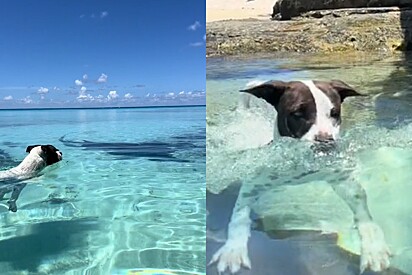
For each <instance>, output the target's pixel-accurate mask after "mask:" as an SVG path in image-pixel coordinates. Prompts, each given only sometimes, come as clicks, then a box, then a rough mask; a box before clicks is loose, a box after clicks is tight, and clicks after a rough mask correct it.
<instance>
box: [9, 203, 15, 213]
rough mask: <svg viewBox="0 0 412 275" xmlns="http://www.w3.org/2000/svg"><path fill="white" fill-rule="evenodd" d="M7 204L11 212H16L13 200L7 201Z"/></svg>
mask: <svg viewBox="0 0 412 275" xmlns="http://www.w3.org/2000/svg"><path fill="white" fill-rule="evenodd" d="M8 204H9V210H10V211H11V212H17V205H16V202H15V201H8Z"/></svg>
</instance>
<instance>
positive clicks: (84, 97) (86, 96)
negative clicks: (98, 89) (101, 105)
mask: <svg viewBox="0 0 412 275" xmlns="http://www.w3.org/2000/svg"><path fill="white" fill-rule="evenodd" d="M77 100H78V101H93V100H94V98H93V96H91V95H89V94H80V95H79V96H78V97H77Z"/></svg>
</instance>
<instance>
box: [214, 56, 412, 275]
mask: <svg viewBox="0 0 412 275" xmlns="http://www.w3.org/2000/svg"><path fill="white" fill-rule="evenodd" d="M411 77H412V59H410V58H408V57H406V58H405V57H404V56H398V57H393V58H390V59H388V58H379V57H376V56H367V55H358V56H343V57H339V56H321V57H319V56H292V57H291V56H289V57H288V58H275V57H270V56H265V57H254V58H241V59H209V60H208V63H207V110H206V114H207V188H208V190H209V192H210V193H209V194H210V195H211V194H222V197H221V200H225V199H228V196H229V197H230V196H232V197H233V194H231V195H228V194H227V193H225V191H224V190H225V189H226V188H227V187H228V186H230V185H231V184H232V185H233V183H235V182H242V183H243V184H245V183H246V184H251V183H252V184H260V185H261V186H263V187H262V189H263V190H255V191H254V192H252V193H251V194H250V195H249V196H251V197H252V198H254V199H255V201H256V204H255V205H254V211H255V212H257V214H258V215H257V218H256V220H255V223H257V224H260V225H258V226H255V228H257V231H259V232H265V233H266V234H267V235H268V236H272V235H273V234H272V233H273V232H279V230H289V231H290V230H307V231H308V232H309V231H310V232H312V231H313V230H315V231H324V232H334V233H337V234H338V236H339V238H338V239H337V240H334V241H333V240H332V241H328V242H327V244H328V245H327V246H325V241H324V240H323V239H322V240H319V237H311V238H310V239H312V243H311V244H310V246H311V247H312V248H313V247H315V248H316V247H317V252H319V251H321V252H322V253H323V254H329V255H334V257H335V258H333V257H332V258H331V256H329V258H327V259H325V258H322V257H319V258H315V259H313V258H311V260H310V261H308V257H309V256H308V249H307V244H308V240H307V239H306V240H305V244H304V245H302V246H303V248H302V247H300V248H301V249H299V251H298V252H295V253H290V254H288V253H287V252H285V254H287V255H288V256H289V257H287V260H286V262H288V263H289V265H290V266H299V265H300V266H305V267H306V268H307V267H308V265H311V268H312V272H313V270H315V271H316V272H317V273H316V274H323V273H325V272H326V271H325V268H324V267H325V266H328V267H331V268H332V269H329V270H327V272H333V274H356V272H358V259H359V258H356V257H355V256H351V255H353V254H350V253H348V251H350V252H351V253H354V254H359V239H358V237H357V234H356V231H354V229H353V223H352V220H353V216H352V213H351V212H350V211H349V209H348V207H347V206H346V205H345V204H344V203H343V201H342V200H341V199H340V198H339V197H337V196H336V194H334V192H333V191H332V189H331V188H330V184H334V183H337V182H338V181H345V180H348V179H349V178H355V179H356V180H357V181H359V182H360V183H361V184H362V185H363V186H364V188H365V190H366V192H367V194H368V203H369V208H370V210H371V213H372V216H373V217H374V219H375V221H376V222H378V223H379V224H380V225H381V226H382V228H383V230H384V232H385V236H386V239H387V242H388V244H389V246H390V247H391V249H392V252H393V253H394V257H393V259H392V266H393V267H394V268H397V269H398V270H401V271H402V272H405V273H407V274H412V265H411V263H412V254H411V249H410V248H411V247H412V238H411V237H410V236H409V235H410V234H409V233H407V232H409V228H411V226H412V219H411V213H412V207H411V206H410V203H409V198H410V195H411V193H412V185H411V183H412V172H411V171H410V167H411V165H412V161H411V160H412V144H411V141H412V135H411V134H412V125H411V121H412V120H411V118H412V112H411V111H410V110H411V107H412V106H411V104H412V99H411V95H412V82H411V81H410V79H411ZM300 79H319V80H328V79H340V80H343V81H345V82H346V83H348V84H350V85H351V86H353V87H355V88H357V90H358V91H359V92H360V93H363V94H365V95H367V96H366V97H359V98H351V99H350V100H345V103H344V105H343V124H342V127H341V140H340V142H339V144H338V147H337V148H336V150H335V151H334V152H333V153H331V154H330V155H326V156H324V155H319V154H316V153H314V152H313V150H311V149H310V148H309V147H310V145H308V144H305V143H304V142H299V141H296V140H292V139H289V138H280V137H276V138H275V142H274V144H273V145H272V146H271V147H263V148H259V147H260V146H262V145H264V144H267V143H268V142H269V141H270V140H271V139H272V137H273V124H274V118H275V111H274V109H273V108H272V107H271V106H268V105H267V104H266V103H265V102H263V101H261V100H258V99H255V100H253V101H252V108H251V109H249V110H243V109H241V108H238V105H239V93H238V90H240V89H242V88H244V87H245V86H246V85H247V84H248V83H250V82H252V81H267V80H285V81H289V80H300ZM313 171H316V172H315V173H311V174H308V172H313ZM337 171H338V172H337ZM304 175H306V176H304ZM326 182H327V183H326ZM225 196H226V197H225ZM211 197H213V198H214V199H216V200H217V201H218V199H217V198H218V197H219V196H217V197H216V196H214V195H213V196H212V195H211ZM208 200H209V199H208ZM217 203H218V202H217ZM208 205H210V204H209V202H208ZM226 207H228V208H231V207H233V204H232V205H226ZM209 208H210V209H209ZM209 208H208V211H209V212H210V213H211V214H210V216H211V215H213V213H216V209H213V206H211V205H210V207H209ZM222 211H224V210H222ZM209 219H212V220H216V219H214V217H208V230H210V232H208V234H209V236H208V240H218V239H220V243H222V239H224V238H225V233H222V232H218V230H217V228H219V229H222V228H224V227H225V226H227V219H228V217H226V220H225V219H221V224H220V225H219V226H220V227H219V226H217V225H216V222H213V228H211V227H210V226H209ZM217 220H218V219H217ZM225 222H226V224H223V223H225ZM212 229H213V230H212ZM212 231H213V232H212ZM308 234H309V233H308ZM275 235H276V234H275ZM277 235H279V234H277ZM217 236H218V237H217ZM277 238H279V236H278V237H277ZM270 239H272V240H273V239H276V237H273V238H270ZM281 239H284V236H283V237H282V238H281ZM286 239H287V238H286ZM208 242H209V241H208ZM336 242H338V243H339V245H340V247H343V248H344V249H345V250H344V251H343V253H332V251H331V249H332V248H331V247H332V245H333V244H335V243H336ZM294 243H296V242H294ZM272 245H273V244H272ZM286 245H290V244H286ZM250 246H251V247H257V245H256V243H254V240H253V234H252V241H251V243H250ZM274 246H275V247H276V245H274ZM210 247H212V246H211V245H208V248H210ZM258 247H259V249H260V251H254V252H250V253H254V254H255V255H257V254H259V255H262V254H263V255H266V254H267V253H265V251H266V252H267V251H270V250H271V249H272V248H270V247H269V246H265V245H260V246H258ZM212 249H216V247H212ZM277 249H280V248H279V247H278V248H277ZM283 249H284V248H283ZM274 250H275V251H276V249H274ZM262 251H263V252H262ZM284 251H286V250H284ZM208 253H210V252H208ZM305 253H306V254H305ZM311 253H312V254H313V253H314V252H313V251H312V252H311ZM311 253H309V254H310V255H312V254H311ZM319 253H320V252H319ZM211 254H212V253H210V255H209V254H208V256H207V257H208V258H209V257H211ZM315 254H316V253H315ZM252 255H253V254H252ZM274 257H275V256H274ZM274 257H272V258H270V259H272V260H270V262H263V263H262V261H260V260H259V259H257V258H255V259H253V256H252V266H253V262H254V261H255V262H259V261H260V263H259V264H260V265H265V264H266V265H269V266H270V267H272V268H277V270H278V271H279V272H282V270H283V271H284V274H288V272H286V271H285V270H286V269H287V268H286V267H285V265H284V263H285V261H283V265H282V264H281V263H280V264H279V265H278V266H276V264H275V263H276V260H273V258H274ZM309 258H310V257H309ZM305 259H306V260H305ZM309 262H310V264H309ZM334 262H338V263H339V262H340V263H347V265H348V266H351V268H350V269H348V268H344V267H342V266H338V265H339V264H337V265H336V268H335V269H333V268H334V267H333V266H334V265H333V264H331V263H334ZM322 266H323V267H322ZM322 268H323V269H322ZM258 270H259V269H255V271H254V272H255V273H254V272H253V267H252V271H251V272H252V273H250V274H264V273H259V272H258ZM209 271H210V274H214V273H213V272H214V271H213V269H211V268H209V269H208V273H209ZM302 272H303V271H302ZM308 272H309V271H308ZM394 272H396V271H394V270H391V271H390V274H395V273H394ZM244 274H249V273H247V272H246V273H244ZM303 274H306V273H305V272H304V273H303ZM325 274H332V273H325ZM396 274H398V273H396Z"/></svg>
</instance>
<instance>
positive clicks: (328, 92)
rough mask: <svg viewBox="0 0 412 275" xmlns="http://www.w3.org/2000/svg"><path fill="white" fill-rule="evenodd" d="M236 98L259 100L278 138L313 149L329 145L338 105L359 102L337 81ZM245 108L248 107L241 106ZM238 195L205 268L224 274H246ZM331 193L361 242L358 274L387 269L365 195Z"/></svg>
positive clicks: (244, 226)
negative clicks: (267, 107) (271, 112)
mask: <svg viewBox="0 0 412 275" xmlns="http://www.w3.org/2000/svg"><path fill="white" fill-rule="evenodd" d="M241 92H243V93H246V94H248V95H253V96H255V97H258V98H262V99H264V100H265V101H266V102H268V103H269V104H271V105H272V106H273V107H274V108H275V109H276V111H277V117H276V127H275V130H277V131H278V133H279V135H280V136H287V137H292V138H297V139H301V140H308V141H310V142H313V143H314V144H315V145H316V144H325V143H333V142H334V141H336V139H337V138H338V134H339V130H340V124H341V104H342V103H343V101H344V99H345V98H347V97H351V96H361V94H359V93H358V92H357V91H356V90H355V89H354V88H352V87H350V86H349V85H347V84H346V83H344V82H342V81H339V80H332V81H329V82H327V81H293V82H283V81H270V82H266V83H263V84H260V85H257V86H254V87H250V88H248V89H245V90H241ZM245 103H246V106H248V105H249V103H248V101H247V100H246V102H245ZM243 186H244V185H242V188H241V190H240V193H239V196H238V198H237V201H236V205H235V207H234V209H233V213H232V216H231V219H230V222H229V225H228V236H227V240H226V242H225V244H224V245H223V246H222V247H221V248H220V249H219V250H218V251H217V252H216V253H215V254H214V255H213V257H212V259H211V261H210V263H209V264H212V263H215V262H217V269H218V271H219V272H220V273H223V272H224V271H225V270H226V269H228V270H229V271H230V272H231V273H236V272H238V271H239V270H240V268H241V267H242V266H244V267H246V268H251V263H250V260H249V256H248V250H247V243H248V238H249V236H250V227H251V222H252V221H251V218H250V212H251V209H250V205H251V203H250V201H247V200H246V199H247V198H245V197H244V196H242V193H247V191H245V190H243V191H242V189H244V187H243ZM332 188H333V189H334V190H335V192H336V193H337V194H338V195H339V196H340V197H341V198H342V199H343V200H344V201H345V202H346V203H347V204H348V206H349V207H350V209H351V210H352V212H353V214H354V222H355V224H356V226H357V230H358V233H359V236H360V241H361V262H360V268H361V272H363V271H364V270H365V269H366V268H370V269H371V270H373V271H381V270H384V269H386V268H388V267H389V258H390V251H389V248H388V246H387V244H386V241H385V238H384V234H383V231H382V229H381V228H380V226H379V225H377V224H376V223H375V222H374V221H373V219H372V216H371V214H370V212H369V209H368V205H367V198H366V193H365V190H364V189H363V188H362V186H361V185H360V184H359V183H357V182H354V183H353V184H351V185H350V186H348V184H347V183H341V184H339V183H338V184H333V185H332Z"/></svg>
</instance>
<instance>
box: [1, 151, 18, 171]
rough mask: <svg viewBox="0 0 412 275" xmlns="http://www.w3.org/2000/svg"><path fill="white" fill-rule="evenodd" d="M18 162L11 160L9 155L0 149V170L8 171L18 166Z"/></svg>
mask: <svg viewBox="0 0 412 275" xmlns="http://www.w3.org/2000/svg"><path fill="white" fill-rule="evenodd" d="M19 164H20V162H18V161H16V160H15V159H13V158H12V157H11V156H10V154H9V153H7V152H6V151H4V150H3V149H0V170H6V169H10V168H12V167H15V166H17V165H19Z"/></svg>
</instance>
